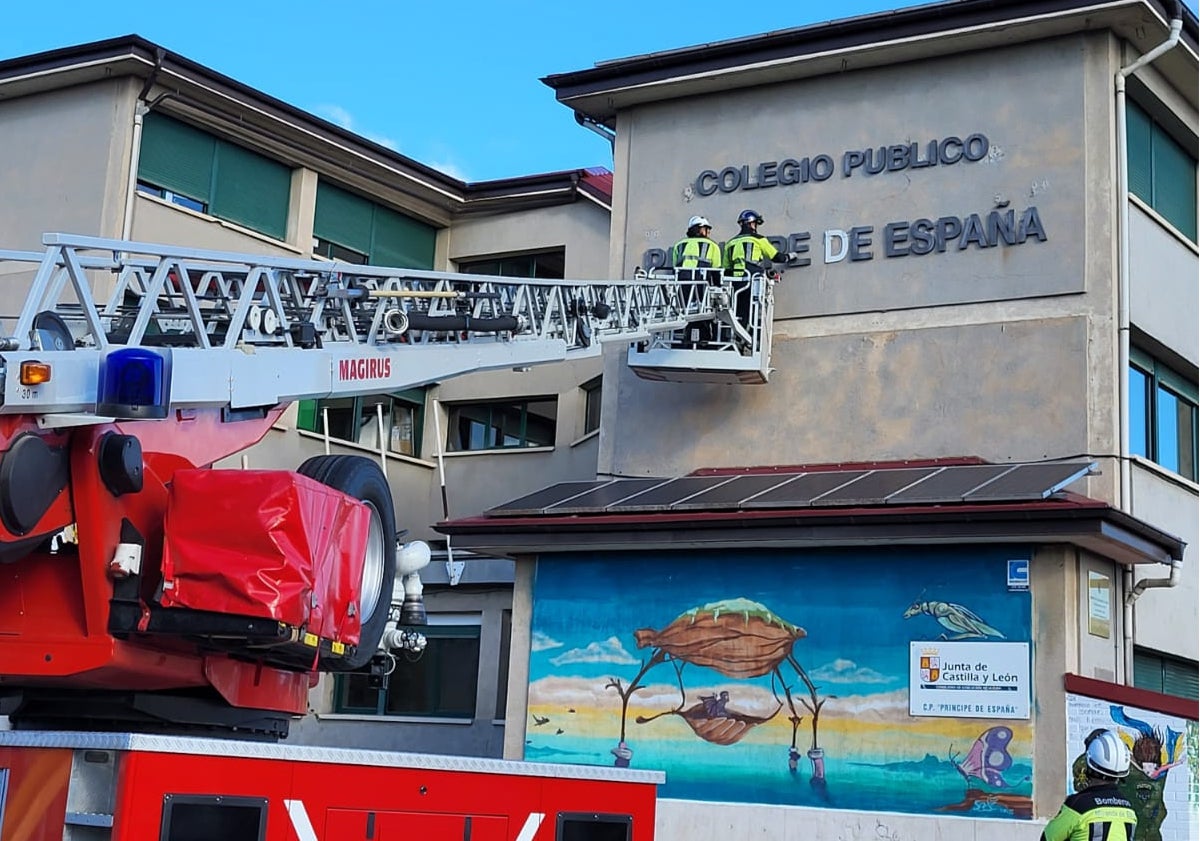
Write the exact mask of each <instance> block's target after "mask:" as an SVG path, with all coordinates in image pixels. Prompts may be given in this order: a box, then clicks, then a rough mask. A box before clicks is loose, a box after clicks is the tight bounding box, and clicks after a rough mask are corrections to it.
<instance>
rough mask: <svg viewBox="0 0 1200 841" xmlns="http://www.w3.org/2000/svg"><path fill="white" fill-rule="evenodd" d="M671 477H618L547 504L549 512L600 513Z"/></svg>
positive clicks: (546, 511) (546, 510)
mask: <svg viewBox="0 0 1200 841" xmlns="http://www.w3.org/2000/svg"><path fill="white" fill-rule="evenodd" d="M668 481H670V480H669V479H616V480H615V481H612V482H608V483H606V484H603V485H601V486H600V487H598V488H594V489H593V490H590V491H587V492H586V493H583V494H580V495H579V496H577V497H574V498H573V499H568V500H564V501H563V502H561V503H560V504H558V505H547V506H546V509H545V513H547V514H583V513H598V511H599V509H604V508H607V507H608V506H610V505H614V504H615V503H618V502H620V501H621V500H623V499H625V498H626V497H631V496H633V495H634V494H636V493H641V492H642V491H644V490H648V489H650V488H653V487H655V486H656V485H661V484H662V483H664V482H668Z"/></svg>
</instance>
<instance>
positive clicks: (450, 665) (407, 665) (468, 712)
mask: <svg viewBox="0 0 1200 841" xmlns="http://www.w3.org/2000/svg"><path fill="white" fill-rule="evenodd" d="M444 618H445V617H443V619H444ZM463 620H464V617H461V616H460V617H457V618H456V619H454V620H452V621H458V622H462V621H463ZM429 621H430V623H431V624H429V625H426V626H425V627H423V628H421V629H420V630H421V633H422V634H424V635H425V639H426V640H427V642H428V644H427V645H426V646H425V650H424V651H423V652H421V654H420V656H419V657H416V658H414V659H410V658H408V657H405V656H403V655H398V656H397V657H396V668H395V669H394V670H393V671H392V673H391V674H390V675H389V676H388V685H387V689H386V691H385V690H383V689H379V688H376V687H373V686H371V678H370V675H366V674H343V675H336V676H335V695H334V698H335V710H336V711H337V712H339V713H362V714H367V715H404V716H429V717H433V718H466V719H470V718H474V717H475V692H476V690H477V688H478V686H479V624H478V621H476V622H475V624H437V623H438V622H439V617H437V616H436V615H433V616H430V617H429Z"/></svg>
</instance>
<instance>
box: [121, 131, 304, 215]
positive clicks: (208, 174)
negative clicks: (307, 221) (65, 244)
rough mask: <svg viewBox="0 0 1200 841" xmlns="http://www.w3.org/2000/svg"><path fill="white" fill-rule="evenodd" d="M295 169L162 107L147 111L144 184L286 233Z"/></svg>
mask: <svg viewBox="0 0 1200 841" xmlns="http://www.w3.org/2000/svg"><path fill="white" fill-rule="evenodd" d="M291 189H292V171H291V169H290V168H289V167H287V166H285V165H284V164H282V163H280V162H279V161H274V160H271V159H270V158H267V157H264V156H262V155H259V154H257V153H256V152H251V151H250V150H249V149H246V148H244V147H242V146H238V145H236V144H234V143H229V142H227V141H225V140H220V139H218V138H216V137H214V136H213V135H211V134H208V133H206V132H203V131H201V130H200V129H198V128H194V127H192V126H190V125H188V124H187V123H183V122H180V121H179V120H174V119H172V118H170V117H167V116H164V115H163V114H160V113H158V112H157V111H151V112H150V113H149V114H147V115H146V120H145V123H144V126H143V129H142V149H141V154H140V156H139V158H138V190H140V191H141V192H144V193H149V194H151V195H157V196H159V197H160V198H164V199H166V200H167V201H170V202H172V203H174V204H178V205H180V206H181V207H186V208H189V209H191V210H196V211H199V212H200V213H207V214H209V215H211V216H216V217H217V218H219V219H227V220H228V221H230V222H236V223H237V224H239V225H243V226H245V227H247V228H250V229H251V230H254V231H258V232H259V233H263V234H266V235H267V236H270V237H274V238H275V239H283V237H284V234H285V233H286V231H287V218H288V201H289V197H290V193H291Z"/></svg>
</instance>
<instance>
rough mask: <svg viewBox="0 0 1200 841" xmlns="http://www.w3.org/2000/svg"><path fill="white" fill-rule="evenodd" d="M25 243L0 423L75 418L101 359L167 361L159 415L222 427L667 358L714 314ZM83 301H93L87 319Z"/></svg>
mask: <svg viewBox="0 0 1200 841" xmlns="http://www.w3.org/2000/svg"><path fill="white" fill-rule="evenodd" d="M43 242H44V244H45V246H46V248H45V251H44V252H24V251H0V283H4V284H10V283H13V282H14V281H15V282H20V281H22V280H24V281H28V283H29V286H28V293H27V295H26V296H25V301H24V305H23V306H22V308H21V311H20V313H19V314H18V315H17V316H16V318H15V322H14V321H13V319H12V317H11V316H10V317H9V319H8V320H7V321H8V323H12V325H13V326H12V328H11V330H8V331H6V332H5V334H4V335H3V336H0V352H2V353H3V360H4V368H3V372H4V378H3V395H2V397H3V402H2V404H0V414H17V413H29V414H37V415H42V416H46V415H51V414H54V413H65V414H74V415H84V416H86V415H87V413H88V412H91V411H93V410H94V407H95V403H96V390H97V372H98V367H99V363H100V360H101V358H102V357H103V356H104V355H105V354H107V353H108V352H110V351H111V350H113V349H115V348H117V347H152V348H156V349H159V351H160V352H163V353H167V352H169V353H170V355H171V358H172V365H173V369H174V384H173V387H172V394H171V402H172V405H177V406H181V407H183V406H227V407H230V408H234V409H237V408H247V407H261V406H270V405H275V404H277V403H280V402H285V401H288V400H294V399H299V398H305V397H324V396H329V395H352V394H367V393H377V392H380V391H387V390H395V389H399V388H406V387H411V386H417V385H422V384H425V383H429V382H434V381H437V380H441V379H445V378H447V377H449V376H454V375H456V374H462V373H467V372H470V371H479V370H487V369H500V368H505V367H514V368H515V367H523V366H527V365H533V364H538V363H544V362H552V361H555V360H559V359H563V358H565V357H567V356H568V355H570V356H585V355H590V354H595V353H599V350H600V347H599V344H600V342H603V341H605V340H609V339H620V340H622V341H628V342H643V343H647V344H648V345H649V344H653V345H658V344H661V343H662V342H664V341H666V342H668V343H669V342H670V339H669V338H666V339H664V338H663V337H670V336H672V335H679V334H680V331H684V330H685V329H686V328H687V327H688V326H689V325H690V324H691V323H693V322H705V323H708V322H713V321H714V320H716V319H718V318H719V317H720V316H721V310H722V308H723V307H724V308H728V306H729V302H728V301H727V300H725V301H722V299H720V298H719V297H714V296H713V295H712V294H711V291H710V287H709V286H708V284H707V283H705V282H703V281H702V280H698V279H692V278H687V279H682V278H680V277H677V276H676V275H675V274H673V273H672V274H670V275H666V276H664V275H662V274H655V275H654V276H648V275H642V276H640V277H638V278H635V279H634V280H622V281H609V280H603V281H596V280H541V279H522V278H510V277H495V276H487V275H469V274H457V273H450V272H429V271H416V270H409V269H396V268H385V267H375V266H361V265H353V264H346V263H336V262H327V261H319V260H298V259H290V258H280V257H269V256H262V255H249V254H234V253H224V252H215V251H204V250H198V249H189V248H181V247H178V246H169V245H156V244H150V243H140V242H129V241H123V240H110V239H100V238H95V237H84V236H73V235H67V234H47V235H46V236H45V237H44V238H43ZM30 275H32V276H30ZM0 288H2V287H0ZM94 288H98V289H108V290H110V291H109V294H108V295H107V300H106V301H105V302H104V303H103V304H99V303H97V300H96V297H95V295H94V293H93V289H94ZM14 291H15V290H14ZM726 320H728V318H726ZM6 326H7V325H6ZM698 352H703V351H698ZM735 355H736V354H735ZM28 360H37V361H41V362H47V363H49V364H50V365H51V367H52V370H53V375H52V376H51V377H50V379H49V381H48V382H44V383H40V384H37V385H32V386H30V385H22V384H21V383H20V382H19V380H18V378H17V377H16V376H13V373H14V372H15V371H16V370H17V369H18V367H19V365H20V364H21V363H22V362H24V361H28ZM58 422H60V423H66V422H67V421H66V420H65V419H62V418H60V419H58ZM72 422H74V423H87V422H89V421H88V420H87V419H86V417H79V418H77V419H76V420H74V421H72Z"/></svg>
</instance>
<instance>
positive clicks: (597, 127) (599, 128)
mask: <svg viewBox="0 0 1200 841" xmlns="http://www.w3.org/2000/svg"><path fill="white" fill-rule="evenodd" d="M575 122H577V123H579V125H581V126H583V127H584V128H585V129H587V130H588V131H592V132H595V133H596V134H598V135H600V136H601V137H603V138H604V139H605V140H607V141H608V148H609V151H610V152H612V153H613V154H614V155H615V154H616V152H617V133H616V132H615V131H613V130H612V129H610V128H608V127H607V126H604V125H601V124H600V123H598V122H596V121H595V120H593V119H592V118H591V117H589V116H587V115H586V114H581V113H579V112H578V111H576V112H575Z"/></svg>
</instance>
